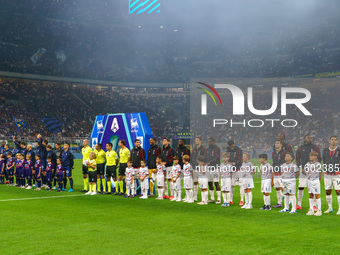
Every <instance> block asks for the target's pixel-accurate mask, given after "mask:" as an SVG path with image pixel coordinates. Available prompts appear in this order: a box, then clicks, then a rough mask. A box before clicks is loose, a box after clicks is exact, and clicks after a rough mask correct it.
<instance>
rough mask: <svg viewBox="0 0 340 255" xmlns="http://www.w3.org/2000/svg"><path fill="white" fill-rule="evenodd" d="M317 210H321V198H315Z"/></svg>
mask: <svg viewBox="0 0 340 255" xmlns="http://www.w3.org/2000/svg"><path fill="white" fill-rule="evenodd" d="M315 200H316V204H317V207H318V210H321V198H315Z"/></svg>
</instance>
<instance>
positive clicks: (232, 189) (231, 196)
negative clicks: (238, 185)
mask: <svg viewBox="0 0 340 255" xmlns="http://www.w3.org/2000/svg"><path fill="white" fill-rule="evenodd" d="M233 198H234V186H231V191H230V201H229V202H232V201H233Z"/></svg>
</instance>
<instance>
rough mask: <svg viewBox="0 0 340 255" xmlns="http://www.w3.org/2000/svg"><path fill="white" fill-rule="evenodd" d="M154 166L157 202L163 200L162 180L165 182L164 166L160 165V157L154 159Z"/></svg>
mask: <svg viewBox="0 0 340 255" xmlns="http://www.w3.org/2000/svg"><path fill="white" fill-rule="evenodd" d="M156 165H157V174H156V180H157V189H158V197H157V198H156V199H157V200H163V193H164V180H165V171H166V170H165V166H164V165H162V156H158V157H157V158H156Z"/></svg>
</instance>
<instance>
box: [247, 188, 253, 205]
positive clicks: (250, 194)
mask: <svg viewBox="0 0 340 255" xmlns="http://www.w3.org/2000/svg"><path fill="white" fill-rule="evenodd" d="M248 200H249V201H248V204H249V205H252V204H253V193H252V192H251V191H250V192H248Z"/></svg>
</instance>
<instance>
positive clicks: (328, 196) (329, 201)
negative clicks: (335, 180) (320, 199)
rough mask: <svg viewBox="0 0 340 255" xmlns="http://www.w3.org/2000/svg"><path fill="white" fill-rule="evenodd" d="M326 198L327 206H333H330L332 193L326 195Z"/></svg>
mask: <svg viewBox="0 0 340 255" xmlns="http://www.w3.org/2000/svg"><path fill="white" fill-rule="evenodd" d="M326 200H327V204H328V208H333V206H332V195H326Z"/></svg>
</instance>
